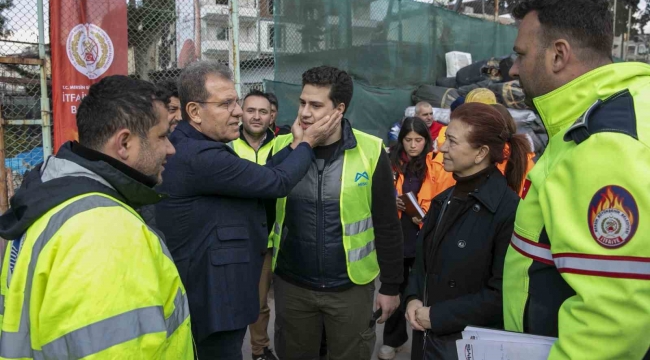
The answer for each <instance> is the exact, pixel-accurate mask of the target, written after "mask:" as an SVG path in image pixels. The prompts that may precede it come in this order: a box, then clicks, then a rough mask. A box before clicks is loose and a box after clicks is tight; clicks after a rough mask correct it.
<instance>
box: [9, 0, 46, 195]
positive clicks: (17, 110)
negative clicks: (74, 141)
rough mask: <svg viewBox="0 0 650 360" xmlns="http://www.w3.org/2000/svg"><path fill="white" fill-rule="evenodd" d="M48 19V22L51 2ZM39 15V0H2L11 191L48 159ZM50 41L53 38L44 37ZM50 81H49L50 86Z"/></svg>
mask: <svg viewBox="0 0 650 360" xmlns="http://www.w3.org/2000/svg"><path fill="white" fill-rule="evenodd" d="M44 10H45V11H44V12H43V14H42V15H43V22H44V23H48V22H49V19H48V12H47V6H45V7H44ZM38 19H39V14H38V7H37V6H36V0H0V119H2V130H3V133H4V137H3V140H4V141H3V142H2V144H3V146H2V147H0V150H4V158H5V168H6V173H5V174H6V175H5V176H6V183H7V184H8V186H7V188H8V190H9V191H8V192H9V194H11V193H12V192H13V189H15V188H17V187H18V186H20V183H21V181H22V177H23V175H24V174H25V172H26V171H27V170H29V169H31V168H32V167H33V166H35V165H36V164H38V163H39V162H41V161H43V133H42V127H41V118H42V115H41V74H40V71H41V66H45V67H46V68H48V67H49V63H48V62H47V61H45V62H41V61H40V60H39V50H38V40H39V39H38V34H39V33H38V29H39V26H38V24H39V21H38ZM45 41H46V42H49V40H48V38H47V37H46V38H45ZM48 85H49V84H48Z"/></svg>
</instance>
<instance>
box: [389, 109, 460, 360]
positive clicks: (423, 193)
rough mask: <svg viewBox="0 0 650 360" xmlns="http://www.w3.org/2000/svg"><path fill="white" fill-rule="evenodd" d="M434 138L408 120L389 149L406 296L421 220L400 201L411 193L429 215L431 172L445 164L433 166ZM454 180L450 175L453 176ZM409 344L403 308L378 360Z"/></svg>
mask: <svg viewBox="0 0 650 360" xmlns="http://www.w3.org/2000/svg"><path fill="white" fill-rule="evenodd" d="M431 144H432V139H431V134H430V131H429V126H427V124H426V123H425V122H424V120H422V119H421V118H419V117H407V118H406V119H404V122H403V123H402V127H401V129H400V132H399V135H398V137H397V142H396V143H395V144H394V145H393V146H392V147H391V149H390V159H391V166H392V168H393V178H394V180H395V195H396V196H397V200H396V201H397V208H398V214H399V217H400V221H401V226H402V233H403V235H404V274H405V275H404V278H405V280H404V282H403V283H402V285H401V286H400V292H403V291H404V289H405V288H406V286H407V279H408V273H409V271H410V269H411V267H412V266H413V263H414V262H415V241H416V238H417V234H418V231H419V230H420V227H421V225H422V219H421V218H416V217H409V216H407V215H406V214H405V213H404V210H405V204H404V202H403V201H402V200H400V198H399V196H401V195H402V194H405V193H408V192H412V193H413V194H414V195H416V196H417V200H418V204H419V206H420V207H421V208H422V210H423V212H424V213H426V212H427V211H428V210H429V205H430V204H431V199H432V198H433V196H434V195H433V194H434V193H435V192H436V191H442V190H444V189H437V183H434V181H433V180H432V178H431V177H430V176H428V173H429V168H430V167H431V168H433V169H435V168H436V166H440V167H442V164H433V153H432V152H431ZM450 177H451V175H450ZM407 340H408V333H407V327H406V318H405V316H404V307H400V308H399V309H398V310H397V311H395V313H393V315H392V316H391V317H390V318H389V319H388V321H386V325H385V327H384V344H383V346H381V348H380V349H379V353H378V355H377V356H378V357H379V359H382V360H391V359H394V358H395V356H396V353H397V351H399V348H400V347H401V346H402V345H404V343H406V341H407Z"/></svg>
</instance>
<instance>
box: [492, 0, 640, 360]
mask: <svg viewBox="0 0 650 360" xmlns="http://www.w3.org/2000/svg"><path fill="white" fill-rule="evenodd" d="M513 14H514V16H515V17H516V18H517V19H519V20H521V25H520V27H519V35H518V37H517V40H516V42H515V48H514V50H515V52H516V53H517V54H518V55H519V56H518V58H517V60H516V61H515V64H514V66H513V67H512V69H511V70H510V74H511V75H512V76H513V77H518V78H519V80H520V81H521V86H522V88H523V89H524V91H525V92H526V99H527V101H528V103H529V104H530V105H532V106H534V107H535V108H536V109H537V111H538V112H539V114H540V117H541V119H542V121H543V122H544V126H545V127H546V130H547V131H548V135H549V139H550V140H549V144H548V147H547V148H546V150H545V152H544V154H543V155H542V157H541V158H540V159H539V161H538V162H537V164H536V165H535V167H534V168H533V169H532V170H531V171H530V173H529V174H528V179H527V183H526V184H525V189H524V191H523V193H522V201H521V202H520V203H519V208H518V210H517V217H516V220H515V233H514V235H513V236H512V241H511V243H510V248H509V249H508V253H507V255H506V260H505V268H504V275H503V311H504V323H505V328H506V330H512V331H519V332H527V333H532V334H539V335H550V336H557V337H558V341H557V342H555V344H554V345H553V347H552V349H551V352H550V356H549V359H552V360H558V359H590V360H599V359H603V360H604V359H642V358H643V359H648V358H650V352H649V348H650V337H649V336H648V333H649V332H650V222H649V221H648V216H649V215H650V191H648V190H649V189H650V115H649V114H650V101H648V99H650V66H648V65H646V64H642V63H632V62H628V63H619V64H612V59H611V46H612V38H613V32H612V16H611V14H610V11H609V3H608V1H607V0H571V1H554V0H526V1H523V2H521V3H520V4H519V5H517V7H515V8H514V10H513Z"/></svg>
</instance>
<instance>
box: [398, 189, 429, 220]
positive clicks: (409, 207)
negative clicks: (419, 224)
mask: <svg viewBox="0 0 650 360" xmlns="http://www.w3.org/2000/svg"><path fill="white" fill-rule="evenodd" d="M399 198H400V199H401V200H402V202H403V203H404V207H405V208H406V210H405V211H404V212H405V213H406V215H407V216H408V217H410V218H418V219H420V220H422V219H423V218H424V215H426V214H425V213H424V211H423V210H422V208H421V207H420V204H419V203H418V199H417V197H416V196H415V195H414V194H413V192H408V193H406V194H404V195H401V196H400V197H399Z"/></svg>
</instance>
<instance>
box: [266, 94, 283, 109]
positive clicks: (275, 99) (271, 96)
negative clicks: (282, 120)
mask: <svg viewBox="0 0 650 360" xmlns="http://www.w3.org/2000/svg"><path fill="white" fill-rule="evenodd" d="M266 98H267V99H269V101H270V102H271V105H275V109H276V110H280V105H279V104H278V97H277V96H275V94H274V93H272V92H267V93H266Z"/></svg>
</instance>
